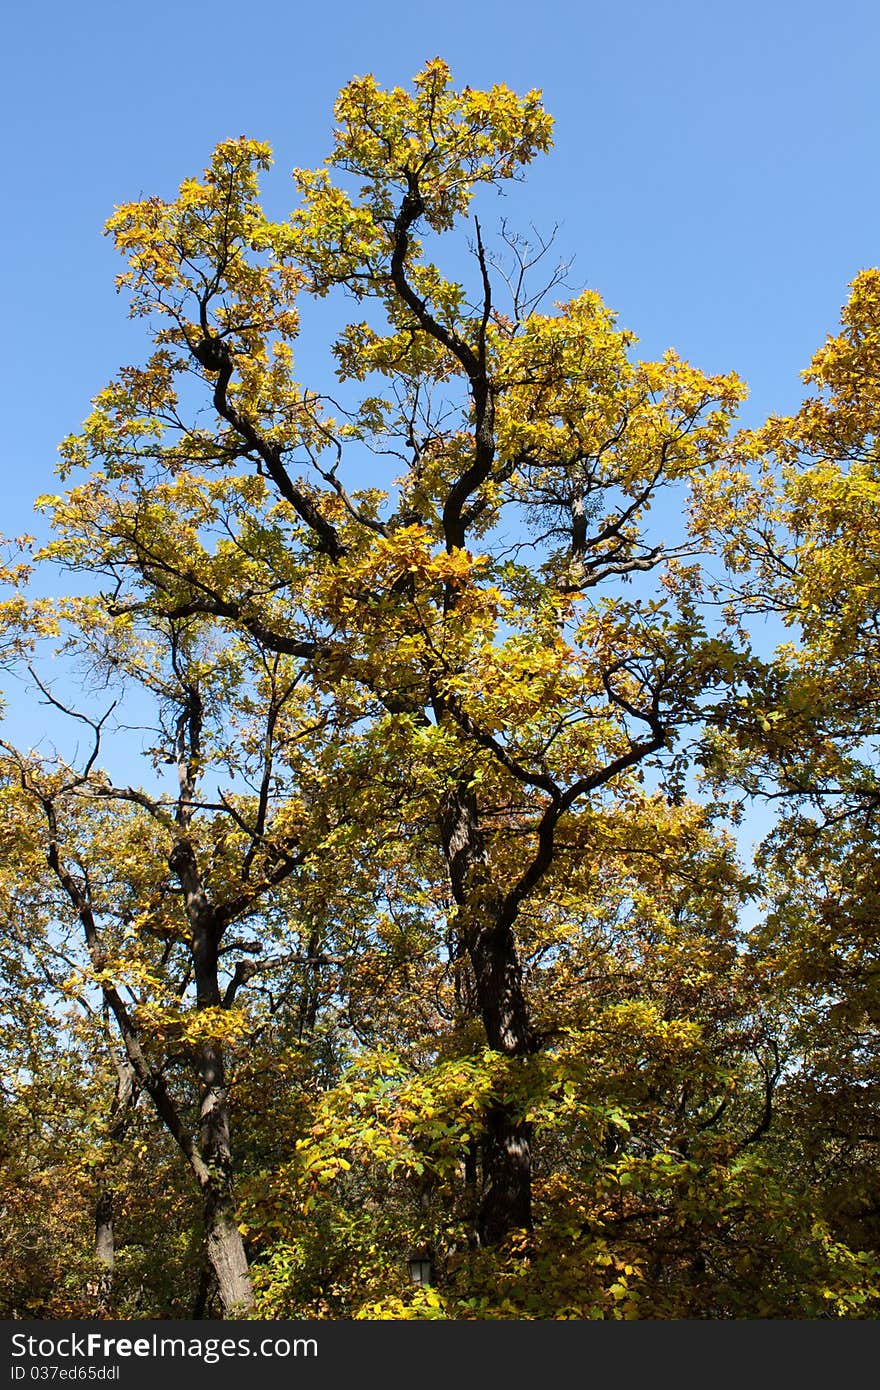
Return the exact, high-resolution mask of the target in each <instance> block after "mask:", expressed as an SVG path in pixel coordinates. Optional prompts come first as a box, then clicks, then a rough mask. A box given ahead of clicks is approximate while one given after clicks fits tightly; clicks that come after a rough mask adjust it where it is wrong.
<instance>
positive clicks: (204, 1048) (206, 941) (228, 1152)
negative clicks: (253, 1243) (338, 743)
mask: <svg viewBox="0 0 880 1390" xmlns="http://www.w3.org/2000/svg"><path fill="white" fill-rule="evenodd" d="M212 916H213V914H211V913H210V910H207V911H206V913H205V920H203V921H201V922H199V924H198V926H197V927H196V929H195V930H194V932H193V962H194V965H195V977H196V1003H197V1006H198V1008H200V1009H205V1008H210V1007H216V1006H217V1005H219V1003H220V983H219V977H218V945H219V933H218V932H217V931H216V930H215V927H214V923H213V920H212ZM196 1069H197V1071H198V1077H199V1136H198V1148H199V1153H200V1155H201V1157H202V1160H203V1162H204V1164H205V1169H206V1176H205V1178H204V1181H203V1184H202V1201H203V1211H204V1219H205V1239H206V1254H207V1259H208V1263H209V1265H210V1266H211V1269H212V1270H213V1273H214V1277H215V1278H216V1280H217V1291H218V1293H219V1295H220V1302H221V1304H222V1306H223V1313H224V1315H225V1316H226V1317H234V1316H236V1315H237V1314H241V1313H245V1312H247V1311H248V1309H249V1308H250V1307H251V1304H252V1303H253V1286H252V1284H251V1278H250V1273H249V1271H248V1262H247V1254H246V1253H245V1248H244V1241H243V1240H242V1238H241V1232H240V1231H239V1229H238V1225H237V1223H236V1219H235V1199H234V1194H233V1183H232V1143H231V1137H230V1125H229V1098H228V1094H227V1090H226V1075H225V1068H224V1063H223V1051H222V1048H221V1047H220V1045H219V1044H218V1043H216V1042H213V1041H210V1040H206V1041H205V1042H202V1043H200V1044H199V1046H198V1048H197V1049H196Z"/></svg>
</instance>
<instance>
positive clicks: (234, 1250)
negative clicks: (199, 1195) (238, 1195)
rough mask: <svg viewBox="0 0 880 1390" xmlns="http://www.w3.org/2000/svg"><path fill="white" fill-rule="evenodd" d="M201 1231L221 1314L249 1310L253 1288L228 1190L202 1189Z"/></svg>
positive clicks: (233, 1313)
mask: <svg viewBox="0 0 880 1390" xmlns="http://www.w3.org/2000/svg"><path fill="white" fill-rule="evenodd" d="M205 1230H206V1235H207V1242H206V1246H207V1256H208V1263H209V1264H210V1266H211V1269H212V1270H213V1272H214V1276H215V1278H216V1280H217V1290H218V1292H219V1294H220V1302H221V1304H222V1306H223V1315H224V1317H227V1318H233V1317H240V1316H241V1315H242V1314H243V1313H247V1312H248V1311H249V1310H250V1308H251V1305H252V1304H253V1301H254V1290H253V1285H252V1283H251V1276H250V1272H249V1270H248V1262H247V1255H246V1254H245V1248H244V1241H243V1240H242V1238H241V1232H240V1231H239V1229H238V1226H237V1225H236V1221H235V1208H234V1206H233V1203H232V1200H231V1193H230V1194H228V1196H220V1195H218V1194H217V1193H216V1192H215V1191H213V1190H212V1189H211V1188H210V1187H209V1188H208V1189H207V1190H206V1192H205Z"/></svg>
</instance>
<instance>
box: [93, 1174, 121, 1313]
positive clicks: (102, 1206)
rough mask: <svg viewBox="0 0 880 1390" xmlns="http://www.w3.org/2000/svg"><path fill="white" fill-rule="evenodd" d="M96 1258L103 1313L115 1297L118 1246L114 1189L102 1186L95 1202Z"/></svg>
mask: <svg viewBox="0 0 880 1390" xmlns="http://www.w3.org/2000/svg"><path fill="white" fill-rule="evenodd" d="M95 1259H96V1260H97V1262H98V1265H99V1266H100V1269H99V1271H98V1281H97V1290H96V1293H97V1306H98V1310H99V1311H100V1312H102V1313H104V1312H107V1311H108V1310H109V1308H110V1304H111V1300H112V1297H113V1273H114V1266H115V1263H116V1248H115V1244H114V1237H113V1190H112V1188H110V1187H102V1189H101V1191H100V1192H99V1193H98V1200H97V1202H96V1203H95Z"/></svg>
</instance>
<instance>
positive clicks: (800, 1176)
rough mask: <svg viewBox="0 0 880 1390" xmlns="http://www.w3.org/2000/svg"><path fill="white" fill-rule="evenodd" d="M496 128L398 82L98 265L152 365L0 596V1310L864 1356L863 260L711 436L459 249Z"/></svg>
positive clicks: (873, 399) (667, 372)
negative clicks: (518, 1332) (756, 815)
mask: <svg viewBox="0 0 880 1390" xmlns="http://www.w3.org/2000/svg"><path fill="white" fill-rule="evenodd" d="M550 132H551V122H550V118H549V117H548V115H547V114H546V113H545V111H544V110H543V107H542V105H541V100H540V94H539V93H537V92H530V93H528V94H527V95H526V96H525V97H522V98H521V97H518V96H516V95H515V94H514V93H513V92H511V91H510V90H509V89H507V88H506V87H503V86H499V87H495V88H492V89H491V90H490V91H487V92H478V91H472V90H470V89H465V90H463V91H457V90H455V88H454V87H453V85H452V82H451V78H450V74H449V72H448V70H447V68H446V66H445V65H444V64H443V63H442V62H441V61H440V60H434V61H433V62H430V63H428V64H427V65H426V67H425V69H424V70H423V71H422V72H421V73H420V74H419V75H418V76H417V78H416V79H415V83H414V87H413V89H412V90H411V91H404V90H401V89H395V90H392V91H387V92H386V91H383V90H381V89H380V88H379V86H378V85H377V84H376V82H375V81H374V80H373V79H372V78H370V77H366V78H357V79H355V80H353V81H352V82H351V83H350V84H349V85H348V86H347V87H346V88H345V90H344V91H343V92H342V94H341V96H340V98H339V100H338V103H337V106H336V130H335V139H334V146H333V151H332V153H331V155H330V156H329V158H328V159H327V161H326V163H325V165H324V166H323V167H322V168H320V169H316V170H297V171H296V173H295V182H296V188H297V202H296V207H295V210H294V211H293V212H292V213H291V215H290V216H289V218H287V219H286V220H284V221H281V222H279V221H273V220H271V219H270V218H269V217H267V216H266V214H265V212H264V211H263V207H262V205H261V202H260V196H259V188H258V180H259V176H260V175H261V174H262V173H264V172H265V171H267V170H268V168H269V165H270V154H269V150H268V148H267V147H266V146H265V145H263V144H260V143H258V142H255V141H251V140H248V139H244V138H243V139H240V140H234V141H228V142H225V143H223V144H221V145H220V146H219V147H218V148H217V150H216V151H215V152H214V155H213V157H212V159H211V163H210V165H209V167H208V169H207V170H206V171H205V172H204V174H203V176H202V177H201V178H191V179H187V180H185V181H184V183H183V184H182V185H181V187H180V190H179V193H178V195H177V196H176V197H175V198H173V199H171V200H170V201H165V200H163V199H161V198H148V199H145V200H143V201H139V202H136V203H132V204H127V205H124V206H122V207H120V208H118V209H117V210H116V211H115V213H114V215H113V217H112V218H111V219H110V222H109V224H108V229H109V232H110V234H111V235H112V236H113V238H114V239H115V242H116V245H117V246H118V248H119V250H120V252H121V253H122V255H123V256H124V258H125V265H126V268H125V270H124V271H123V273H122V274H121V276H120V279H119V284H120V288H121V289H123V290H124V291H125V292H126V293H127V294H128V296H129V298H130V303H131V312H132V314H133V315H134V316H136V317H138V318H140V319H141V320H142V321H143V327H144V331H145V334H146V335H148V336H149V339H150V342H151V347H150V349H149V351H148V353H147V354H146V356H145V360H144V361H143V363H142V364H141V365H137V366H130V367H125V368H123V369H122V370H121V371H120V372H119V374H118V376H117V377H116V378H115V379H114V380H113V381H112V382H111V383H110V384H109V386H108V387H107V388H106V389H105V390H103V391H102V392H101V393H100V394H99V395H98V396H97V397H96V399H95V401H94V403H93V410H92V413H91V414H90V416H89V417H88V419H87V420H86V422H85V424H84V426H83V428H82V430H81V431H80V432H79V433H78V434H76V435H73V436H71V437H70V438H69V439H67V440H66V441H65V442H64V444H63V446H62V463H61V467H60V470H59V473H60V478H61V484H62V486H63V487H64V488H65V489H66V490H64V491H62V492H59V493H58V495H56V496H51V497H43V498H41V499H40V502H39V505H40V507H41V509H42V510H43V512H44V513H45V514H46V515H47V517H48V519H49V521H50V523H51V538H50V539H49V540H47V541H46V542H45V543H43V544H42V545H40V546H39V547H37V546H35V545H33V546H32V545H30V543H29V542H27V540H23V541H20V542H18V543H17V544H16V545H15V546H13V547H11V552H10V556H9V559H8V562H7V564H6V566H5V568H4V570H3V576H2V577H3V578H4V580H5V581H6V582H7V584H8V590H7V597H6V600H5V602H4V603H3V605H2V609H0V613H2V633H3V644H4V645H3V651H4V655H5V662H6V667H7V671H8V675H9V682H8V688H9V691H10V692H11V691H12V690H13V689H15V688H18V689H21V688H22V686H21V685H20V684H19V685H18V686H17V687H16V685H15V683H16V682H17V681H19V680H21V681H23V682H24V683H25V688H28V689H29V690H30V691H31V692H32V694H33V696H34V697H36V698H38V699H39V701H40V703H41V710H40V716H39V717H40V720H41V721H43V720H44V717H45V723H46V728H47V729H48V730H49V734H47V736H46V737H45V738H43V739H42V740H41V741H40V743H39V744H37V746H36V747H34V748H32V749H26V748H24V747H21V746H17V745H16V744H15V743H14V742H13V741H12V740H8V741H7V742H5V743H4V744H3V746H2V764H0V773H2V784H0V797H2V802H3V806H2V817H0V837H2V841H3V859H2V864H3V867H2V882H0V888H2V898H0V954H2V962H3V984H2V993H0V1043H2V1053H3V1071H2V1078H0V1151H2V1154H3V1158H4V1164H3V1168H2V1178H0V1183H2V1190H0V1210H2V1213H3V1220H2V1222H0V1260H2V1268H3V1277H2V1279H0V1287H2V1290H3V1293H2V1306H0V1312H2V1314H3V1315H4V1316H7V1317H9V1316H13V1317H14V1316H38V1317H62V1316H72V1317H89V1316H95V1315H104V1316H116V1317H189V1316H192V1315H195V1316H212V1315H213V1316H217V1315H220V1314H223V1315H227V1316H228V1315H235V1314H239V1315H241V1314H247V1313H249V1312H250V1313H252V1314H253V1315H256V1316H259V1317H269V1318H274V1317H315V1318H392V1319H393V1318H541V1319H547V1318H682V1317H709V1318H748V1317H761V1318H764V1317H772V1318H816V1317H822V1318H828V1317H831V1318H851V1317H857V1318H859V1317H869V1316H875V1315H876V1313H877V1310H878V1302H880V1221H878V1212H880V1205H878V1198H880V1191H878V1184H877V1178H876V1163H875V1159H874V1156H875V1151H876V1146H877V1143H878V1140H880V1129H878V1107H877V1101H878V1081H880V1078H878V1070H877V1066H878V1063H877V1028H878V1023H880V995H878V988H880V986H878V966H877V957H878V927H877V910H876V905H877V901H878V895H880V875H878V869H877V864H878V857H877V852H876V851H877V841H878V833H880V832H878V820H877V815H878V810H880V780H878V769H877V760H876V749H877V735H878V729H880V724H878V720H880V709H878V691H880V679H878V677H880V646H878V637H877V634H878V615H880V582H878V581H880V521H878V517H880V507H878V503H880V454H878V443H877V423H878V419H880V272H878V271H863V272H862V273H861V274H860V275H859V276H858V277H857V278H856V280H855V281H854V282H853V285H852V294H851V298H850V300H849V303H848V304H847V306H846V308H845V310H844V317H843V323H842V328H841V332H840V335H839V336H838V337H835V338H832V339H829V341H828V342H827V343H826V345H825V346H824V347H823V348H822V350H821V351H820V352H819V353H818V354H817V356H816V358H815V359H814V361H813V364H812V366H811V368H810V370H809V372H808V373H806V374H805V376H806V380H807V382H808V384H809V386H810V388H811V389H813V391H814V395H812V396H811V397H810V398H809V399H808V400H806V402H805V403H804V406H803V408H802V409H801V411H800V412H799V413H798V414H797V415H796V416H795V417H793V418H791V419H778V418H774V419H771V420H770V421H768V422H767V423H766V424H765V425H764V426H763V427H761V428H759V429H752V430H744V429H742V428H738V422H737V415H738V410H739V406H740V403H741V401H742V400H743V397H744V388H743V386H742V384H741V382H740V381H739V380H738V378H737V377H736V376H734V375H732V374H731V375H728V376H707V375H706V374H704V373H703V372H701V371H700V370H699V369H698V368H696V367H694V366H692V365H690V364H689V363H687V362H685V361H683V360H681V359H680V358H679V357H678V356H677V355H676V354H675V353H674V352H672V351H670V352H668V353H667V354H666V355H665V356H664V357H663V358H662V360H660V361H654V362H651V361H648V362H646V361H641V360H640V359H639V358H638V356H637V354H636V351H635V342H636V340H635V338H634V336H633V334H632V333H630V332H628V331H627V330H625V329H622V328H621V327H619V326H618V324H617V321H616V318H615V315H614V314H613V313H612V312H611V311H610V310H609V309H608V308H607V307H606V306H605V304H604V303H603V302H602V300H601V299H600V297H599V295H598V294H596V293H595V292H593V291H591V290H584V291H582V292H579V293H575V294H573V295H572V296H571V297H567V298H566V297H560V296H561V295H563V294H564V293H565V294H567V293H568V290H567V287H566V286H565V283H564V275H565V272H564V270H563V269H553V268H552V266H550V264H549V256H550V254H551V246H550V244H549V243H543V242H540V241H538V242H537V244H531V245H530V244H529V243H528V242H527V241H526V240H525V239H523V237H522V236H521V235H519V234H517V233H516V232H514V231H513V230H511V228H510V226H509V224H507V223H505V222H502V223H501V224H500V228H499V230H498V231H497V233H495V232H493V233H492V234H490V233H489V231H488V230H487V228H488V227H489V226H490V225H491V226H494V224H495V221H496V220H497V209H496V208H495V205H494V203H493V201H492V195H493V193H494V192H495V190H496V189H497V188H498V187H500V186H502V185H503V184H504V183H505V181H508V180H510V179H513V178H517V177H519V176H520V175H521V171H522V170H523V169H524V167H525V166H527V165H528V164H529V163H530V162H531V161H532V160H533V159H534V158H535V157H536V156H537V155H539V154H541V153H543V152H545V151H546V150H547V149H548V148H549V145H550ZM444 264H445V266H446V269H444V268H443V266H444ZM319 301H321V302H319ZM328 348H329V351H330V353H331V354H332V360H331V363H330V365H329V366H328V365H327V363H326V361H325V360H324V359H323V358H322V352H326V350H327V349H328ZM294 354H296V355H297V365H296V366H295V363H294ZM300 362H302V363H303V364H305V365H303V366H300V365H299V364H300ZM334 373H335V375H334ZM313 376H314V377H316V378H317V379H318V380H319V382H320V384H319V385H315V384H313V382H312V380H311V378H312V377H313ZM59 574H60V575H61V577H62V582H61V583H60V584H59V583H58V582H57V581H58V576H59ZM53 587H56V588H58V589H59V590H60V593H59V595H58V596H47V594H49V593H50V591H51V589H52V588H53ZM768 615H769V616H770V617H771V619H772V620H773V622H774V623H776V624H777V626H778V627H779V631H780V633H781V635H783V636H784V637H785V639H786V640H785V641H783V642H781V643H779V644H778V645H777V646H776V647H775V648H773V647H772V644H771V642H770V641H768V639H767V637H766V635H765V634H766V632H767V630H768V628H767V623H766V619H767V616H768ZM41 732H42V730H41ZM50 738H51V742H50ZM758 806H761V807H764V808H766V807H767V806H772V807H775V816H774V821H773V828H772V830H771V832H770V834H769V835H768V836H767V838H766V839H765V841H764V843H763V844H762V845H761V846H760V848H759V850H758V852H757V855H756V857H755V860H754V862H753V863H752V862H749V861H747V858H746V855H745V853H744V851H743V850H742V849H740V847H739V846H740V842H741V832H740V830H739V827H745V829H746V830H748V827H749V824H750V816H751V813H752V811H753V810H754V808H755V807H758ZM764 814H765V813H764ZM415 1256H420V1257H423V1258H424V1259H426V1260H430V1262H431V1266H432V1273H431V1276H430V1280H429V1281H428V1282H424V1283H414V1282H412V1280H411V1278H410V1274H409V1269H408V1261H409V1259H410V1258H411V1257H415Z"/></svg>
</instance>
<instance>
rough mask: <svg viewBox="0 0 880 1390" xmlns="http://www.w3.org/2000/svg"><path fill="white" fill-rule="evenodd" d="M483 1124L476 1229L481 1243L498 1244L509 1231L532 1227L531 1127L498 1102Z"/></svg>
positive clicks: (528, 1229)
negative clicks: (481, 1170)
mask: <svg viewBox="0 0 880 1390" xmlns="http://www.w3.org/2000/svg"><path fill="white" fill-rule="evenodd" d="M485 1126H486V1127H485V1133H484V1136H483V1174H484V1179H483V1193H482V1198H481V1200H480V1207H479V1212H478V1214H477V1230H478V1233H479V1237H480V1244H481V1245H498V1244H499V1243H500V1242H501V1241H503V1240H504V1239H505V1237H506V1236H508V1235H509V1234H510V1232H511V1231H514V1230H526V1231H530V1230H531V1229H532V1126H531V1125H530V1124H528V1123H527V1122H526V1121H525V1120H523V1119H521V1118H519V1117H518V1116H517V1115H516V1114H515V1113H514V1112H513V1111H512V1110H511V1109H510V1108H509V1107H507V1106H501V1105H500V1106H497V1107H496V1108H494V1109H492V1110H489V1111H488V1112H487V1114H486V1117H485Z"/></svg>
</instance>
